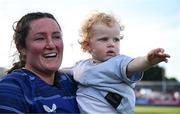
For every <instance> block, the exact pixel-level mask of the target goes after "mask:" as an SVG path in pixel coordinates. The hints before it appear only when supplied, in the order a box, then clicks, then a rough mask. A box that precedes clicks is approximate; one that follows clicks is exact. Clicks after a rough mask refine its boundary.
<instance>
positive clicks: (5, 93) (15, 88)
mask: <svg viewBox="0 0 180 114" xmlns="http://www.w3.org/2000/svg"><path fill="white" fill-rule="evenodd" d="M26 106H27V104H26V101H25V98H24V96H23V90H22V89H21V87H20V84H19V82H18V81H17V80H16V79H14V78H11V77H10V76H7V77H6V76H5V78H4V79H1V80H0V112H1V113H18V114H19V113H22V112H26V109H27V108H26Z"/></svg>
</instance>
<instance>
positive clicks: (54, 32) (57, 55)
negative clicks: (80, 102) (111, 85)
mask: <svg viewBox="0 0 180 114" xmlns="http://www.w3.org/2000/svg"><path fill="white" fill-rule="evenodd" d="M14 31H15V33H14V41H15V45H16V48H17V50H18V52H19V60H20V61H19V62H17V63H14V66H13V67H12V68H11V69H10V70H9V72H8V74H7V76H4V78H3V79H1V80H0V112H1V113H2V112H3V113H47V112H54V113H78V107H77V102H76V100H75V92H76V83H75V82H74V81H73V79H72V76H70V75H67V74H65V73H61V72H58V69H59V67H60V65H61V62H62V57H63V40H62V31H61V27H60V25H59V24H58V22H57V21H56V19H55V18H54V16H53V15H51V14H49V13H42V12H35V13H29V14H27V15H25V16H23V17H22V18H21V19H20V20H19V21H18V22H17V25H16V28H15V29H14Z"/></svg>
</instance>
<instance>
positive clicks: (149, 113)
mask: <svg viewBox="0 0 180 114" xmlns="http://www.w3.org/2000/svg"><path fill="white" fill-rule="evenodd" d="M135 114H180V107H168V106H136V110H135Z"/></svg>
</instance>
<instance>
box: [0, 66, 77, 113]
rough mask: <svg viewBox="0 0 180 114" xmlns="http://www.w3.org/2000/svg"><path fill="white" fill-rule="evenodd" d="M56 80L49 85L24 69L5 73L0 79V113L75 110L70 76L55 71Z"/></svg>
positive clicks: (75, 105)
mask: <svg viewBox="0 0 180 114" xmlns="http://www.w3.org/2000/svg"><path fill="white" fill-rule="evenodd" d="M55 80H56V81H55V84H54V85H48V84H47V83H45V82H44V81H43V80H41V79H40V78H39V77H37V76H36V75H35V74H34V73H32V72H30V71H28V70H26V69H21V70H16V71H14V72H12V73H10V74H8V75H7V76H4V77H3V78H2V79H1V80H0V113H2V112H3V113H5V112H7V113H18V114H19V113H48V112H50V113H78V106H77V102H76V98H75V97H76V89H77V88H76V87H77V85H76V83H75V82H74V81H73V79H72V76H70V75H69V74H65V73H60V72H58V73H56V79H55Z"/></svg>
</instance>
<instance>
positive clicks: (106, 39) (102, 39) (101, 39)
mask: <svg viewBox="0 0 180 114" xmlns="http://www.w3.org/2000/svg"><path fill="white" fill-rule="evenodd" d="M99 41H108V38H106V37H104V38H100V39H99Z"/></svg>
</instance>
